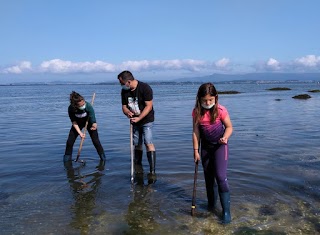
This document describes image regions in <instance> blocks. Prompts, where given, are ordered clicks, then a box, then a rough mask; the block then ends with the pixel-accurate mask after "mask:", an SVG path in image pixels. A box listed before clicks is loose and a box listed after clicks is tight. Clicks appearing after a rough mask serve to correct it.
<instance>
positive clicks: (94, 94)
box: [75, 93, 96, 162]
mask: <svg viewBox="0 0 320 235" xmlns="http://www.w3.org/2000/svg"><path fill="white" fill-rule="evenodd" d="M95 97H96V93H93V96H92V100H91V105H93V102H94V98H95ZM88 122H89V117H88V119H87V121H86V125H85V126H84V129H83V134H86V130H87V127H88ZM84 139H85V138H81V142H80V147H79V149H78V154H77V158H76V160H75V162H77V161H79V157H80V153H81V150H82V145H83V142H84Z"/></svg>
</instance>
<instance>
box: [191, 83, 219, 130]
mask: <svg viewBox="0 0 320 235" xmlns="http://www.w3.org/2000/svg"><path fill="white" fill-rule="evenodd" d="M206 95H210V96H214V97H215V105H214V107H213V108H212V109H210V110H209V112H210V117H211V118H210V122H214V121H215V120H216V118H217V117H218V92H217V90H216V88H215V87H214V85H213V84H212V83H210V82H208V83H204V84H202V85H201V86H200V87H199V89H198V93H197V98H196V104H195V106H194V120H195V124H199V122H200V119H201V118H202V117H203V115H204V113H205V109H204V108H202V106H201V98H203V97H205V96H206Z"/></svg>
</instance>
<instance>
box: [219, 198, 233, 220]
mask: <svg viewBox="0 0 320 235" xmlns="http://www.w3.org/2000/svg"><path fill="white" fill-rule="evenodd" d="M219 196H220V202H221V207H222V223H223V224H229V223H230V222H231V214H230V192H225V193H219Z"/></svg>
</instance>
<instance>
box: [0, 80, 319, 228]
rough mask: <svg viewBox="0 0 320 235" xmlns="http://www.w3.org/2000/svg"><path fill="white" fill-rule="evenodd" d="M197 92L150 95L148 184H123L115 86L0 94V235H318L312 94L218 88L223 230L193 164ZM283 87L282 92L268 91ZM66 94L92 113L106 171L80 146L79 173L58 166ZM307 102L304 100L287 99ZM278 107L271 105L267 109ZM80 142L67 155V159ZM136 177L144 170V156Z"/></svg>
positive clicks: (122, 136)
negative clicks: (225, 158)
mask: <svg viewBox="0 0 320 235" xmlns="http://www.w3.org/2000/svg"><path fill="white" fill-rule="evenodd" d="M198 87H199V84H190V83H188V84H187V83H182V84H165V83H159V84H152V88H153V90H154V106H155V111H156V121H155V126H154V135H155V140H154V141H155V146H156V148H157V179H156V180H157V181H156V183H154V184H148V175H147V174H145V175H144V176H143V178H142V179H138V180H137V181H138V182H137V184H136V185H135V186H134V187H132V186H131V184H130V145H129V121H128V120H127V119H126V117H124V116H123V114H122V112H121V104H120V87H119V85H118V84H114V85H32V86H0V101H1V104H2V105H1V106H0V119H1V120H2V121H1V128H0V136H1V137H0V138H1V141H0V159H1V165H0V177H1V182H0V186H1V188H0V202H1V203H0V214H1V220H0V225H1V228H2V232H1V234H186V233H190V234H319V233H320V219H319V213H320V210H319V208H320V200H319V198H320V178H319V170H320V155H319V147H318V146H319V136H320V134H319V129H320V128H319V121H318V116H319V110H320V102H319V101H320V93H308V92H307V91H308V90H312V89H320V88H319V84H317V83H312V82H310V83H284V84H279V83H267V84H265V83H239V84H235V83H233V84H216V87H217V89H218V90H221V91H225V90H237V91H240V92H242V93H240V94H235V95H220V97H219V101H220V103H221V104H222V105H224V106H226V107H227V108H228V111H229V113H230V116H231V120H232V122H233V126H234V133H233V135H232V137H231V139H230V142H229V143H230V161H229V170H228V178H229V184H230V189H231V212H232V217H233V218H232V219H233V220H232V223H231V224H230V225H226V226H223V225H221V224H220V223H219V214H220V211H221V209H220V207H219V209H218V211H217V212H216V213H209V212H207V210H206V194H205V186H204V179H203V171H202V166H201V165H200V166H199V174H198V182H197V183H198V185H197V207H196V216H194V217H191V216H190V209H191V199H192V190H193V177H194V163H193V156H192V154H193V151H192V142H191V131H192V119H191V111H192V108H193V106H194V102H195V96H196V92H197V89H198ZM271 87H289V88H291V90H289V91H268V90H266V89H267V88H271ZM72 90H76V91H77V92H79V93H80V94H82V95H83V96H84V97H85V98H86V99H87V100H88V101H90V100H91V97H92V94H93V92H96V99H95V102H94V107H95V112H96V117H97V121H98V128H99V135H100V140H101V142H102V144H103V146H104V148H105V152H106V156H107V162H106V165H105V166H101V165H99V157H98V156H97V154H96V152H95V149H94V147H93V145H92V143H91V140H90V138H87V139H86V141H85V142H84V145H83V148H82V151H81V158H82V159H85V160H86V165H85V166H82V165H81V164H78V163H73V165H72V166H66V167H65V166H64V165H63V162H62V156H63V153H64V148H65V141H66V139H67V135H68V131H69V128H70V121H69V118H68V115H67V107H68V96H69V93H70V92H71V91H72ZM302 93H308V94H310V95H311V96H312V98H311V99H308V100H296V99H292V96H294V95H297V94H302ZM277 99H280V100H277ZM78 147H79V140H77V142H76V144H75V146H74V156H75V155H76V154H77V150H78ZM143 165H144V169H145V170H146V172H147V171H148V163H147V159H146V156H145V155H144V159H143Z"/></svg>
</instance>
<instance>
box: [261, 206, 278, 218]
mask: <svg viewBox="0 0 320 235" xmlns="http://www.w3.org/2000/svg"><path fill="white" fill-rule="evenodd" d="M275 213H276V210H275V209H274V208H273V207H272V206H269V205H263V206H261V207H260V209H259V215H264V216H267V215H274V214H275Z"/></svg>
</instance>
